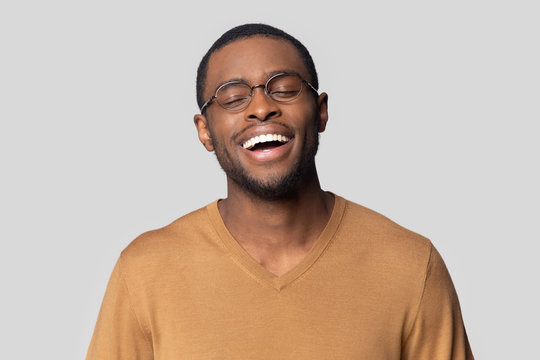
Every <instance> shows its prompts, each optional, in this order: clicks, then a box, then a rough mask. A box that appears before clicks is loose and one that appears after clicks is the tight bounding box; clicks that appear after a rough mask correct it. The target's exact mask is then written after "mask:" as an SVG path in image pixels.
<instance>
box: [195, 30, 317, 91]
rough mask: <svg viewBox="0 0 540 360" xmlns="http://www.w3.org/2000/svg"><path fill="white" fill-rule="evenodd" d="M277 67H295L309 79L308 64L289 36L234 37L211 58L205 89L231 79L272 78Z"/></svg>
mask: <svg viewBox="0 0 540 360" xmlns="http://www.w3.org/2000/svg"><path fill="white" fill-rule="evenodd" d="M275 71H294V72H297V73H298V74H300V76H302V77H303V78H304V79H309V73H308V70H307V67H306V65H305V63H304V61H303V60H302V58H301V56H300V53H299V52H298V50H297V49H296V48H295V47H294V45H293V44H291V43H290V42H288V41H286V40H281V39H274V38H268V37H262V36H252V37H249V38H246V39H240V40H237V41H234V42H232V43H230V44H228V45H226V46H224V47H223V48H221V49H219V50H218V51H216V52H215V53H214V54H212V56H211V57H210V60H209V61H208V71H207V75H206V87H205V93H207V94H208V93H211V92H213V91H214V89H215V88H216V86H217V85H218V84H220V83H223V82H225V81H229V80H231V79H244V80H246V81H248V82H249V83H251V84H260V83H264V82H266V80H268V77H269V74H271V73H273V72H275Z"/></svg>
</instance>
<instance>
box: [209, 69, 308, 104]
mask: <svg viewBox="0 0 540 360" xmlns="http://www.w3.org/2000/svg"><path fill="white" fill-rule="evenodd" d="M283 75H292V76H296V77H298V78H300V80H302V83H305V84H306V85H307V86H309V87H310V88H311V89H312V90H313V91H315V93H316V94H317V95H318V94H319V91H318V90H317V89H315V87H314V86H313V85H311V84H310V83H309V82H308V81H307V80H304V79H302V77H301V76H300V75H298V74H294V73H293V74H290V73H279V74H276V75H274V76H271V77H270V78H269V79H268V80H267V81H266V83H265V84H259V85H253V86H249V84H247V83H245V82H243V81H237V80H233V81H229V82H226V83H224V84H221V85H220V86H219V87H218V88H217V89H216V91H215V92H214V95H212V96H211V97H210V98H209V99H208V100H206V101H205V102H204V104H203V105H202V106H201V114H202V113H203V111H204V109H205V108H206V107H208V106H209V105H210V104H211V102H212V101H213V100H215V99H217V93H218V92H219V90H221V89H222V88H223V87H225V86H227V85H230V84H245V85H247V86H249V87H250V89H251V91H250V92H249V101H248V102H247V103H246V105H245V106H244V107H241V108H238V109H234V110H231V109H226V108H224V107H223V105H221V104H220V103H219V101H218V102H217V103H218V105H219V106H221V107H222V108H223V109H225V110H227V111H242V110H245V109H246V108H247V107H248V106H249V104H250V103H251V100H253V90H255V89H256V88H258V87H264V93H265V95H266V96H268V97H269V98H270V99H272V100H274V101H276V102H279V103H288V102H291V101H293V100H295V99H297V98H298V97H299V96H300V94H301V93H302V90H303V88H304V87H303V86H302V87H301V88H300V91H299V92H298V94H297V95H296V96H295V97H293V98H292V99H289V100H286V101H281V100H277V99H274V98H273V97H272V95H270V94H269V93H268V84H269V83H270V81H272V80H273V79H275V78H276V77H278V76H283Z"/></svg>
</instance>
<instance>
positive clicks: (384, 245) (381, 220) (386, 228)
mask: <svg viewBox="0 0 540 360" xmlns="http://www.w3.org/2000/svg"><path fill="white" fill-rule="evenodd" d="M340 232H341V234H342V235H345V237H346V238H347V240H346V241H347V242H348V244H347V246H348V247H349V248H350V249H358V248H359V249H361V251H368V252H369V253H370V255H371V256H372V257H373V258H374V259H378V260H380V261H381V262H383V263H385V264H387V265H388V266H389V267H397V268H409V269H417V270H418V271H420V272H422V270H425V267H426V265H427V263H428V261H429V258H430V256H431V251H432V248H433V245H432V243H431V241H430V240H429V239H428V238H426V237H424V236H422V235H420V234H418V233H416V232H414V231H411V230H409V229H407V228H405V227H403V226H401V225H399V224H397V223H396V222H394V221H392V220H390V219H389V218H388V217H386V216H384V215H382V214H380V213H378V212H376V211H373V210H371V209H368V208H367V207H364V206H362V205H359V204H356V203H354V202H352V201H348V200H347V201H346V208H345V214H344V216H343V221H342V225H341V229H340Z"/></svg>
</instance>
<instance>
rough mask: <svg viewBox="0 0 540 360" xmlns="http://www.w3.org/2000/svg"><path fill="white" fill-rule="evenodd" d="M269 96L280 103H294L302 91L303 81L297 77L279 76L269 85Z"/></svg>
mask: <svg viewBox="0 0 540 360" xmlns="http://www.w3.org/2000/svg"><path fill="white" fill-rule="evenodd" d="M267 90H268V94H269V95H270V96H271V97H272V99H274V100H276V101H280V102H287V101H292V100H294V99H296V98H297V97H298V95H300V92H301V91H302V79H300V78H299V77H298V76H296V75H286V74H285V75H278V76H276V77H275V78H272V79H271V80H270V82H269V83H268V85H267Z"/></svg>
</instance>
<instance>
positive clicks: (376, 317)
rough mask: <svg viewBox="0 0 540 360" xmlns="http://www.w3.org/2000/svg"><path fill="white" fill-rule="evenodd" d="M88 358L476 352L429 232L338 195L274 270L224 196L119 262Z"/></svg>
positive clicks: (433, 358)
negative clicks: (279, 270)
mask: <svg viewBox="0 0 540 360" xmlns="http://www.w3.org/2000/svg"><path fill="white" fill-rule="evenodd" d="M87 359H92V360H93V359H96V360H98V359H99V360H104V359H107V360H108V359H126V360H127V359H129V360H135V359H141V360H143V359H144V360H147V359H156V360H158V359H159V360H165V359H167V360H181V359H189V360H198V359H237V360H247V359H250V360H251V359H275V360H277V359H291V360H292V359H295V360H302V359H306V360H307V359H309V360H317V359H321V360H323V359H324V360H328V359H369V360H376V359H396V360H397V359H414V360H438V359H441V360H443V359H444V360H446V359H456V360H457V359H473V356H472V353H471V350H470V347H469V343H468V340H467V335H466V332H465V329H464V326H463V321H462V316H461V312H460V307H459V303H458V298H457V295H456V292H455V290H454V286H453V285H452V280H451V279H450V275H449V274H448V271H447V269H446V267H445V265H444V262H443V260H442V259H441V256H440V255H439V253H438V252H437V251H436V250H435V248H434V247H433V245H432V244H431V242H430V241H429V240H428V239H426V238H424V237H422V236H420V235H418V234H415V233H413V232H411V231H409V230H406V229H404V228H402V227H400V226H399V225H397V224H395V223H394V222H392V221H390V220H389V219H387V218H385V217H384V216H382V215H380V214H378V213H376V212H374V211H371V210H369V209H367V208H365V207H362V206H360V205H357V204H354V203H352V202H349V201H347V200H345V199H343V198H341V197H339V196H336V202H335V206H334V209H333V212H332V215H331V218H330V220H329V222H328V224H327V225H326V227H325V229H324V230H323V232H322V233H321V235H320V237H319V239H318V240H317V242H316V243H315V244H314V245H313V247H312V248H311V250H310V251H309V253H308V254H307V255H306V256H305V258H304V259H303V260H302V261H301V262H300V263H299V264H298V265H297V266H296V267H294V268H293V269H292V270H291V271H289V272H288V273H286V274H284V275H282V276H280V277H277V276H275V275H274V274H272V273H270V272H269V271H267V270H266V269H265V268H264V267H262V266H261V265H260V264H259V263H257V262H256V261H255V260H254V259H253V258H252V257H251V256H250V255H249V254H248V253H247V252H246V251H245V250H244V249H243V248H242V247H241V246H240V245H239V244H238V242H236V241H235V239H234V238H233V237H232V236H231V234H230V233H229V232H228V231H227V228H226V227H225V224H224V223H223V220H222V218H221V216H220V214H219V211H218V208H217V201H216V202H213V203H212V204H210V205H208V206H206V207H205V208H202V209H199V210H197V211H195V212H192V213H190V214H188V215H186V216H183V217H181V218H180V219H178V220H176V221H174V222H173V223H171V224H169V225H168V226H165V227H164V228H161V229H158V230H154V231H150V232H147V233H145V234H143V235H141V236H139V237H138V238H137V239H135V240H134V241H133V242H132V243H131V244H130V245H129V246H128V247H127V248H126V249H125V250H124V251H123V252H122V254H121V256H120V258H119V260H118V262H117V264H116V266H115V268H114V271H113V273H112V276H111V279H110V281H109V285H108V287H107V291H106V294H105V298H104V300H103V304H102V306H101V310H100V313H99V317H98V321H97V324H96V328H95V331H94V335H93V337H92V341H91V344H90V348H89V351H88V355H87Z"/></svg>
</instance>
